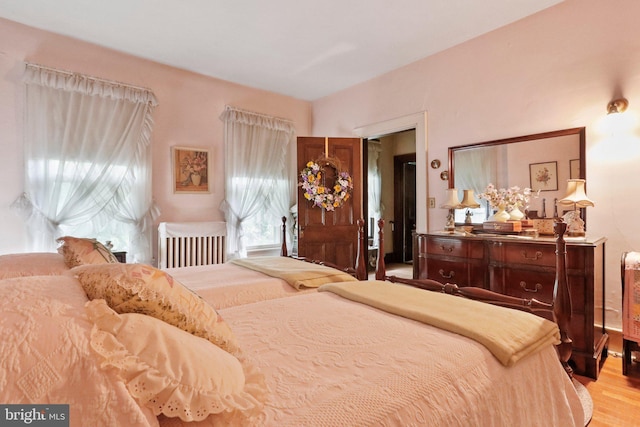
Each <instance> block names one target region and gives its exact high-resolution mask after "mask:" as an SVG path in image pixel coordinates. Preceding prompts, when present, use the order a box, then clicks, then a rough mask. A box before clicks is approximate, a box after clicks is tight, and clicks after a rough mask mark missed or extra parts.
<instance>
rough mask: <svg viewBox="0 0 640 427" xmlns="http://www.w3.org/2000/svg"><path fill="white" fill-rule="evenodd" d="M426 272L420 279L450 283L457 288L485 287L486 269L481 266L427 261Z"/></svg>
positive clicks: (434, 260) (433, 260)
mask: <svg viewBox="0 0 640 427" xmlns="http://www.w3.org/2000/svg"><path fill="white" fill-rule="evenodd" d="M426 272H427V275H426V277H424V276H423V277H420V279H431V280H435V281H438V282H440V283H452V284H455V285H458V286H476V287H479V288H483V287H484V286H485V285H484V284H485V273H486V269H485V267H484V266H483V265H481V264H477V265H476V264H470V263H463V262H458V261H444V260H437V259H428V260H427V268H426Z"/></svg>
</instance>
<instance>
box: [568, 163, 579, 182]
mask: <svg viewBox="0 0 640 427" xmlns="http://www.w3.org/2000/svg"><path fill="white" fill-rule="evenodd" d="M579 178H580V159H572V160H569V179H579Z"/></svg>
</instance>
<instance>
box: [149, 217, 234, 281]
mask: <svg viewBox="0 0 640 427" xmlns="http://www.w3.org/2000/svg"><path fill="white" fill-rule="evenodd" d="M226 238H227V224H226V222H222V221H217V222H161V223H160V224H159V225H158V268H161V269H162V268H175V267H189V266H193V265H209V264H222V263H223V262H225V260H226V254H225V252H226Z"/></svg>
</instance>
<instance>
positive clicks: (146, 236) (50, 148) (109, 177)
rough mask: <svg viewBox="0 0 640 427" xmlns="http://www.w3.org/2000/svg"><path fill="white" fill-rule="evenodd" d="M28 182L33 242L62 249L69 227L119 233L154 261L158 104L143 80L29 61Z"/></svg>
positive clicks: (115, 237) (85, 232) (102, 236)
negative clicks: (133, 82)
mask: <svg viewBox="0 0 640 427" xmlns="http://www.w3.org/2000/svg"><path fill="white" fill-rule="evenodd" d="M24 81H25V84H26V107H25V113H26V114H25V131H24V136H25V140H24V148H25V189H24V193H23V194H22V195H21V196H20V197H19V198H18V200H16V202H15V203H14V207H16V208H17V209H18V210H19V211H20V212H21V213H22V215H23V217H24V219H25V221H26V223H27V229H28V232H29V243H30V249H31V250H33V251H51V250H55V248H56V246H57V244H56V241H55V240H56V238H58V237H60V236H63V235H73V236H76V237H93V238H97V239H98V240H100V241H102V242H106V241H108V240H109V241H112V242H113V244H114V248H115V249H116V250H125V251H127V258H128V260H130V261H133V262H147V263H149V262H151V261H152V253H153V251H152V249H151V232H152V229H153V222H154V218H155V217H156V216H157V213H158V212H157V208H156V207H155V205H154V203H153V201H152V199H151V147H150V137H151V129H152V126H153V121H152V118H151V112H152V109H153V107H154V106H156V105H157V101H156V99H155V96H154V95H153V93H152V92H151V91H149V90H147V89H142V88H136V87H132V86H128V85H124V84H120V83H116V82H111V81H106V80H102V79H97V78H94V77H89V76H85V75H80V74H76V73H69V72H66V71H60V70H54V69H51V68H47V67H43V66H40V65H35V64H27V66H26V71H25V77H24Z"/></svg>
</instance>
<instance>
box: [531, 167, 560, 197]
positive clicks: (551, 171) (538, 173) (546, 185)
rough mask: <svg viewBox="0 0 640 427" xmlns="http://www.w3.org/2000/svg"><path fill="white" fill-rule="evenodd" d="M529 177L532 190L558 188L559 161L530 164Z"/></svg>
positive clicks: (552, 189)
mask: <svg viewBox="0 0 640 427" xmlns="http://www.w3.org/2000/svg"><path fill="white" fill-rule="evenodd" d="M529 179H530V181H531V191H533V192H536V191H557V190H558V162H557V161H553V162H543V163H530V164H529Z"/></svg>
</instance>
